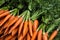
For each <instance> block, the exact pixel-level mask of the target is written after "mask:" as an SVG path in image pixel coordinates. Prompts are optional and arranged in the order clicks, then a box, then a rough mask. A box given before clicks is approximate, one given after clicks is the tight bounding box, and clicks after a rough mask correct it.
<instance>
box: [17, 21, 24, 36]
mask: <svg viewBox="0 0 60 40" xmlns="http://www.w3.org/2000/svg"><path fill="white" fill-rule="evenodd" d="M23 25H24V20H23V22H22V23H21V24H20V25H19V30H18V36H20V34H21V32H22V29H23Z"/></svg>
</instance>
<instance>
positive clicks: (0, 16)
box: [0, 11, 10, 18]
mask: <svg viewBox="0 0 60 40" xmlns="http://www.w3.org/2000/svg"><path fill="white" fill-rule="evenodd" d="M8 14H10V12H9V11H7V12H4V13H3V14H1V15H0V18H2V17H4V16H6V15H8Z"/></svg>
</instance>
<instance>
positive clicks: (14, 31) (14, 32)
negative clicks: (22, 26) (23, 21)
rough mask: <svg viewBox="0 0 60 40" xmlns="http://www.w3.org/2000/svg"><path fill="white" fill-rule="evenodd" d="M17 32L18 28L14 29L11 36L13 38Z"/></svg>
mask: <svg viewBox="0 0 60 40" xmlns="http://www.w3.org/2000/svg"><path fill="white" fill-rule="evenodd" d="M17 31H18V28H15V29H14V30H13V31H12V36H15V34H16V33H17Z"/></svg>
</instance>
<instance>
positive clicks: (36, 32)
mask: <svg viewBox="0 0 60 40" xmlns="http://www.w3.org/2000/svg"><path fill="white" fill-rule="evenodd" d="M37 34H38V31H34V34H33V36H32V38H31V40H35V39H36V37H37Z"/></svg>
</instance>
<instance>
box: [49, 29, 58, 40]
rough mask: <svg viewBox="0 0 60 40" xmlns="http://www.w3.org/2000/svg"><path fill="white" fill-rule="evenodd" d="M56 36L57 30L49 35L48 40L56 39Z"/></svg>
mask: <svg viewBox="0 0 60 40" xmlns="http://www.w3.org/2000/svg"><path fill="white" fill-rule="evenodd" d="M57 34H58V30H55V31H54V32H53V33H52V34H51V36H50V38H49V40H53V39H54V38H55V37H56V35H57Z"/></svg>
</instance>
